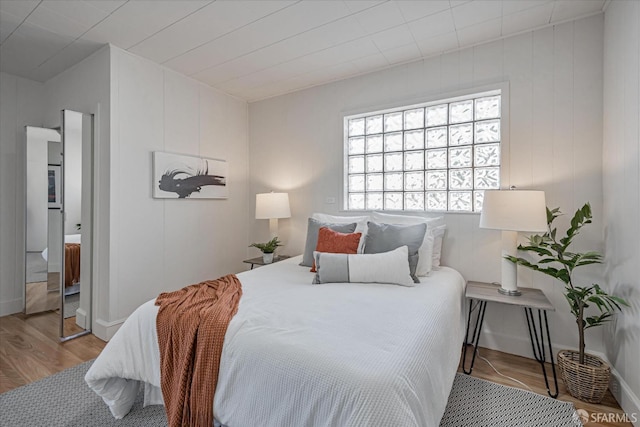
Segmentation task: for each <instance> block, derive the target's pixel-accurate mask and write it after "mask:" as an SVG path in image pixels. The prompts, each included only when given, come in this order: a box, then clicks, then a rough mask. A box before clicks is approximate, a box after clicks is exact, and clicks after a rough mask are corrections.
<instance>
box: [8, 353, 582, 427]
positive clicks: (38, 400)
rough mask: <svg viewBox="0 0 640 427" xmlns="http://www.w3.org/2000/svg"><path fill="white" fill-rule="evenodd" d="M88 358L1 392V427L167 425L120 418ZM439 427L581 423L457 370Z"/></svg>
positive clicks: (153, 417)
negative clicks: (88, 378) (89, 379)
mask: <svg viewBox="0 0 640 427" xmlns="http://www.w3.org/2000/svg"><path fill="white" fill-rule="evenodd" d="M92 363H93V361H89V362H85V363H83V364H81V365H78V366H75V367H73V368H70V369H67V370H65V371H62V372H60V373H58V374H56V375H52V376H50V377H47V378H45V379H42V380H40V381H37V382H35V383H32V384H29V385H26V386H23V387H20V388H17V389H15V390H11V391H9V392H6V393H3V394H0V414H1V415H0V426H2V427H5V426H6V427H14V426H33V427H40V426H42V427H44V426H78V427H80V426H82V427H86V426H95V427H102V426H119V427H122V426H166V425H167V419H166V416H165V413H164V407H163V406H159V405H155V406H148V407H146V408H143V407H142V393H140V395H139V396H138V400H137V401H136V403H135V405H134V406H133V408H132V409H131V412H130V413H129V414H128V415H127V416H126V417H124V418H123V419H122V420H116V419H114V418H113V417H112V416H111V413H110V412H109V409H108V408H107V406H106V405H105V404H104V402H102V399H101V398H99V397H98V396H97V395H96V394H95V393H94V392H93V391H92V390H91V389H90V388H89V387H88V386H87V384H86V383H85V382H84V375H85V373H86V372H87V370H88V369H89V366H91V364H92ZM440 425H441V426H447V427H448V426H456V427H461V426H465V427H466V426H478V427H481V426H482V427H494V426H509V427H511V426H525V427H526V426H536V427H555V426H563V427H566V426H582V424H581V423H580V421H578V418H577V416H576V415H575V410H574V407H573V405H572V404H571V403H566V402H560V401H557V400H555V399H551V398H549V397H546V396H541V395H539V394H535V393H530V392H527V391H523V390H519V389H515V388H511V387H505V386H502V385H499V384H494V383H491V382H488V381H483V380H480V379H477V378H473V377H470V376H467V375H463V374H456V379H455V381H454V383H453V389H452V390H451V395H450V396H449V403H448V405H447V409H446V412H445V414H444V417H443V419H442V422H441V423H440Z"/></svg>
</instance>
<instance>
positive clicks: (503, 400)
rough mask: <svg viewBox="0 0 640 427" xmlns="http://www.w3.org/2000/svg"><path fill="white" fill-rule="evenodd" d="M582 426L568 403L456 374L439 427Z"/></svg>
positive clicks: (571, 405) (572, 407)
mask: <svg viewBox="0 0 640 427" xmlns="http://www.w3.org/2000/svg"><path fill="white" fill-rule="evenodd" d="M454 426H455V427H460V426H465V427H485V426H486V427H488V426H519V427H538V426H540V427H542V426H544V427H561V426H562V427H569V426H576V427H580V426H582V423H581V422H580V419H579V417H578V414H577V413H576V411H575V407H574V406H573V404H572V403H569V402H561V401H559V400H556V399H552V398H550V397H547V396H543V395H540V394H536V393H531V392H529V391H526V390H520V389H517V388H512V387H506V386H503V385H500V384H496V383H492V382H489V381H484V380H481V379H478V378H473V377H471V376H469V375H464V374H456V378H455V380H454V382H453V388H452V389H451V394H450V395H449V402H448V403H447V408H446V410H445V413H444V416H443V417H442V421H440V427H454Z"/></svg>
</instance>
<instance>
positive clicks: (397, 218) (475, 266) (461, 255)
mask: <svg viewBox="0 0 640 427" xmlns="http://www.w3.org/2000/svg"><path fill="white" fill-rule="evenodd" d="M309 218H313V219H315V220H316V221H319V222H322V223H343V224H348V223H356V224H358V226H357V227H356V229H355V230H354V231H356V232H358V231H361V229H362V224H363V223H364V224H366V222H367V221H372V222H375V223H387V224H404V225H409V224H415V223H418V222H421V220H422V221H424V222H426V223H427V224H429V225H430V228H431V230H433V229H435V228H444V230H443V231H444V233H443V235H441V236H440V238H441V239H442V246H441V254H440V264H441V265H444V266H449V267H452V268H455V269H456V270H458V271H459V272H460V273H461V274H462V275H463V276H464V278H465V279H467V280H479V281H487V282H492V281H497V280H499V279H500V256H499V255H500V250H501V245H500V238H499V234H498V233H499V232H497V231H494V230H486V229H481V228H479V227H478V223H479V220H480V215H475V214H467V213H464V214H456V213H436V214H432V213H430V214H426V213H425V214H421V213H419V212H417V213H416V212H412V213H410V214H404V213H401V212H398V213H393V214H390V213H386V212H358V213H353V214H350V213H345V212H340V213H335V214H333V213H332V214H326V213H317V212H316V213H314V212H310V213H309V214H308V215H307V216H296V217H294V218H291V223H290V224H289V226H290V228H288V229H285V230H283V231H284V232H285V233H286V234H289V236H286V235H285V236H284V237H285V238H286V239H287V240H288V241H287V245H286V247H285V248H283V252H285V253H289V254H290V255H293V254H297V253H303V252H304V251H305V246H306V245H308V242H307V238H308V236H307V231H308V229H307V227H308V221H309ZM363 240H364V239H363ZM434 240H435V239H434ZM313 245H314V247H315V243H314V244H313ZM359 249H360V250H359V251H361V248H359ZM310 256H311V255H310ZM435 268H437V265H436V266H435Z"/></svg>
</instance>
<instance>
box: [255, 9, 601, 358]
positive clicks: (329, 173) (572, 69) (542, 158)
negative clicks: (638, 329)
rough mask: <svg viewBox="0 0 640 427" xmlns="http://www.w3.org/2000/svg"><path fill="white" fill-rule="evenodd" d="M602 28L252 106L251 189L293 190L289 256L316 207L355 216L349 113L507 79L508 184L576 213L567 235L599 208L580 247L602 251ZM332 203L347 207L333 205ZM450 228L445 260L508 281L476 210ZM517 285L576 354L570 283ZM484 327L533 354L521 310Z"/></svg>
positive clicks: (498, 341) (593, 273)
mask: <svg viewBox="0 0 640 427" xmlns="http://www.w3.org/2000/svg"><path fill="white" fill-rule="evenodd" d="M603 22H604V20H603V16H602V15H597V16H592V17H588V18H585V19H582V20H579V21H573V22H567V23H563V24H559V25H556V26H553V27H548V28H544V29H541V30H536V31H532V32H528V33H523V34H520V35H517V36H514V37H509V38H506V39H503V40H497V41H494V42H490V43H485V44H481V45H478V46H474V47H471V48H468V49H464V50H460V51H454V52H449V53H445V54H442V55H438V56H434V57H430V58H426V59H424V60H422V61H416V62H412V63H408V64H403V65H398V66H396V67H392V68H389V69H386V70H383V71H380V72H375V73H371V74H366V75H362V76H358V77H354V78H351V79H347V80H342V81H338V82H334V83H330V84H326V85H322V86H317V87H313V88H309V89H307V90H302V91H298V92H295V93H291V94H287V95H283V96H279V97H275V98H271V99H266V100H263V101H259V102H254V103H251V104H250V105H249V111H250V114H249V115H250V117H251V120H250V122H249V131H250V151H249V154H250V174H251V179H250V180H251V184H252V189H251V190H252V191H251V193H258V192H263V191H268V190H271V189H278V190H283V191H288V192H289V197H290V200H291V203H292V213H293V216H292V218H291V219H288V220H283V221H281V232H282V233H283V236H284V237H285V238H286V242H287V246H286V247H285V248H283V253H287V254H290V255H295V254H297V253H300V252H301V250H302V248H303V246H304V239H305V236H306V232H305V230H306V220H307V217H308V216H310V215H311V214H312V213H313V212H326V213H330V214H337V215H340V214H344V213H343V212H342V211H341V210H342V200H341V193H342V187H343V182H342V180H343V165H342V163H343V156H344V154H343V141H342V126H343V124H342V119H343V116H344V115H348V114H355V113H357V112H366V111H374V110H376V109H381V108H388V107H389V106H390V105H392V104H395V105H402V104H403V102H404V103H408V102H409V103H415V102H419V101H420V100H427V99H429V100H433V99H434V98H435V99H437V98H438V97H441V96H445V95H443V94H447V93H451V92H454V91H459V90H461V89H465V88H473V87H479V86H483V85H487V84H496V85H497V84H500V83H508V86H509V96H508V99H509V102H510V106H509V110H508V112H509V117H508V120H506V121H505V123H503V126H504V127H505V131H506V133H507V134H508V135H509V144H508V145H509V147H508V148H509V149H508V152H507V147H506V146H505V147H504V148H505V156H506V157H507V159H508V164H504V165H503V168H502V174H503V182H504V185H505V186H506V185H516V186H517V187H519V188H535V189H540V190H544V191H545V192H546V196H547V204H548V205H549V206H552V207H556V206H559V207H561V208H562V210H563V212H565V213H567V214H568V215H565V216H564V217H562V218H561V219H560V220H559V223H560V228H561V229H564V227H565V226H566V225H567V224H568V221H569V217H570V216H571V213H572V212H573V211H575V209H576V208H577V207H578V205H580V206H581V205H582V204H583V203H585V202H587V201H589V202H591V205H592V207H593V209H594V212H595V213H596V215H597V218H596V221H594V224H593V225H592V226H591V227H589V228H588V229H586V230H584V233H582V234H581V236H580V238H579V239H578V240H577V241H576V247H575V248H576V250H592V249H602V240H603V239H602V236H603V223H602V197H603V196H602V186H601V184H600V183H599V180H601V179H602V156H601V152H602V108H601V105H602V93H603V91H602V82H603V80H602V72H601V71H598V70H600V69H601V68H602V61H603V49H602V40H603ZM283 118H286V122H284V121H283ZM506 127H508V129H506ZM282 153H286V155H284V156H283V155H282ZM292 171H293V172H292ZM291 175H295V176H294V177H292V176H291ZM293 178H295V179H293ZM327 197H335V199H336V200H337V201H338V203H334V204H327V203H325V200H326V198H327ZM445 222H446V223H447V226H448V228H447V235H446V239H445V243H444V247H443V260H444V264H445V265H449V266H451V267H454V268H456V269H457V270H458V271H460V272H461V273H462V274H463V276H464V277H465V278H466V279H468V280H478V281H485V282H493V281H499V280H500V249H501V244H500V233H499V231H495V230H481V229H480V228H479V227H478V223H479V215H477V214H454V213H451V214H445ZM265 232H266V228H265V226H264V223H262V222H260V221H254V223H253V226H252V230H251V236H252V237H251V240H252V241H256V240H260V239H261V236H262V237H264V233H265ZM521 239H522V240H523V241H524V235H523V236H521ZM602 275H603V269H602V268H601V267H600V266H595V267H593V268H591V267H590V268H587V269H585V274H584V275H583V276H582V277H581V283H599V282H602V280H601V278H602ZM518 281H519V283H520V285H521V286H526V287H534V288H539V289H542V290H543V291H544V292H545V294H547V296H548V298H549V299H550V300H551V302H552V303H553V304H554V306H555V307H556V312H555V313H553V314H551V317H550V321H551V323H552V325H553V327H552V331H551V333H552V340H553V342H554V345H557V346H558V348H561V347H575V346H576V345H577V333H576V331H575V322H574V320H573V318H572V316H571V314H570V313H569V310H568V307H567V303H566V301H565V299H564V296H563V295H562V286H561V285H560V284H558V283H556V282H554V281H553V280H552V279H550V278H548V277H546V276H544V275H542V274H534V273H533V272H531V271H529V270H527V269H524V268H520V269H519V270H518ZM485 324H486V325H487V327H486V329H485V333H484V334H483V342H481V343H480V344H481V345H484V346H487V347H491V348H496V349H501V350H503V351H508V352H510V353H515V354H521V355H526V354H528V353H526V352H528V351H529V350H530V348H529V346H528V343H527V342H525V341H522V340H520V341H519V340H518V338H519V337H522V336H526V327H525V325H526V323H525V322H524V317H523V316H522V313H521V311H520V310H515V309H512V308H510V307H496V309H495V310H491V312H490V313H488V314H487V317H486V319H485ZM587 339H588V345H589V348H590V350H591V351H596V352H602V351H604V346H603V339H602V331H592V332H591V333H590V334H589V336H588V338H587Z"/></svg>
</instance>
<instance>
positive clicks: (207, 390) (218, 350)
mask: <svg viewBox="0 0 640 427" xmlns="http://www.w3.org/2000/svg"><path fill="white" fill-rule="evenodd" d="M241 296H242V286H241V284H240V281H239V280H238V278H237V277H236V276H235V274H230V275H228V276H224V277H221V278H219V279H217V280H209V281H206V282H202V283H198V284H196V285H191V286H187V287H186V288H182V289H180V290H178V291H175V292H167V293H162V294H160V296H158V298H157V299H156V305H158V306H160V309H159V311H158V317H157V320H156V327H157V330H158V344H159V346H160V385H161V388H162V396H163V398H164V404H165V410H166V412H167V418H168V420H169V426H171V427H177V426H193V427H198V426H202V427H205V426H206V427H211V426H212V425H213V394H214V392H215V390H216V384H217V382H218V370H219V368H220V357H221V355H222V344H223V343H224V336H225V333H226V332H227V327H228V326H229V322H230V321H231V318H232V317H233V316H234V315H235V314H236V312H237V311H238V303H239V302H240V297H241Z"/></svg>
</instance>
